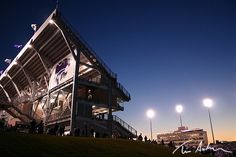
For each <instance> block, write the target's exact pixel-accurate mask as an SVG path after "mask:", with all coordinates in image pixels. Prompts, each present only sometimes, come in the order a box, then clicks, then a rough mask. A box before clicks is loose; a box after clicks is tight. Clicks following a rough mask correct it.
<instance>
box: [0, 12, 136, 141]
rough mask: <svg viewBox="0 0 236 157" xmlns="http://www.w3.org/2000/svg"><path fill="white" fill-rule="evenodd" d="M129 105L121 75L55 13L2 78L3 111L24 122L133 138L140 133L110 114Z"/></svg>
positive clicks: (1, 104)
mask: <svg viewBox="0 0 236 157" xmlns="http://www.w3.org/2000/svg"><path fill="white" fill-rule="evenodd" d="M128 101H130V94H129V92H128V91H127V90H126V89H125V88H124V87H123V86H122V85H121V84H120V83H119V82H118V81H117V75H116V74H115V73H113V72H112V71H111V69H110V68H109V67H108V66H107V65H106V64H105V63H104V62H103V61H102V59H101V58H100V57H99V56H98V55H97V54H96V53H95V52H94V51H93V50H92V49H91V48H90V47H89V46H88V44H87V43H86V42H85V41H84V40H83V39H82V38H81V36H80V35H79V34H78V33H76V31H75V30H73V28H72V27H71V26H70V25H69V23H68V22H65V19H64V18H63V17H62V16H61V14H60V13H59V11H58V10H57V9H56V10H54V11H53V12H52V14H51V15H50V16H49V17H48V18H47V19H46V21H45V22H44V23H43V24H42V25H41V26H40V28H39V29H38V30H37V31H36V32H35V34H34V35H33V36H32V38H31V39H30V40H29V41H28V43H27V44H26V45H25V46H24V47H23V48H22V50H21V51H20V52H19V54H18V55H17V56H16V57H15V59H14V60H13V61H12V62H11V63H10V65H9V66H8V67H7V69H6V70H5V71H4V72H3V74H2V75H1V76H0V110H4V111H6V112H7V113H9V114H10V115H11V116H13V117H15V118H18V119H20V120H21V121H22V122H26V123H27V122H30V121H32V120H33V119H35V120H36V121H41V120H43V122H44V126H45V128H50V127H53V126H54V125H55V124H63V125H64V126H65V127H66V130H67V131H71V132H72V133H73V132H74V130H75V129H76V128H79V129H80V130H81V131H84V132H86V133H87V132H88V131H89V130H90V129H94V130H95V131H96V132H99V133H100V134H105V135H107V136H108V137H111V136H112V135H115V136H119V137H124V138H132V137H135V136H136V135H137V131H136V130H135V129H134V128H133V127H131V126H130V125H128V124H127V123H126V122H124V121H123V120H121V119H120V118H119V117H117V116H115V115H113V114H112V113H113V112H116V111H123V110H124V107H123V105H122V104H123V103H124V102H128Z"/></svg>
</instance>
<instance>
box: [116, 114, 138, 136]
mask: <svg viewBox="0 0 236 157" xmlns="http://www.w3.org/2000/svg"><path fill="white" fill-rule="evenodd" d="M113 121H115V122H118V123H119V124H120V125H121V126H122V127H124V128H125V129H126V130H128V131H129V132H131V133H132V134H133V135H135V136H137V130H135V129H134V128H133V127H132V126H130V125H129V124H128V123H126V122H125V121H123V120H122V119H120V118H119V117H117V116H116V115H113Z"/></svg>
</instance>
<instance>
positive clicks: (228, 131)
mask: <svg viewBox="0 0 236 157" xmlns="http://www.w3.org/2000/svg"><path fill="white" fill-rule="evenodd" d="M55 4H56V0H21V1H20V0H18V1H17V0H3V1H1V4H0V17H1V24H0V54H1V55H0V70H1V69H2V70H5V68H6V67H7V64H6V63H4V59H5V58H12V59H13V58H14V57H15V56H16V55H17V54H18V53H19V51H20V50H19V49H16V48H14V47H13V45H14V44H23V45H24V44H26V42H27V41H28V40H29V39H30V38H31V36H32V35H33V30H32V29H31V27H30V25H31V24H32V23H37V24H38V25H41V24H42V23H43V22H44V21H45V20H46V18H47V17H48V16H49V15H50V14H51V12H52V11H53V10H54V9H55ZM59 10H60V11H61V12H62V14H63V16H64V17H65V18H66V19H67V20H68V21H69V22H70V24H72V26H73V27H74V28H75V29H76V30H77V31H78V32H80V34H81V35H82V37H83V38H84V39H85V40H86V41H87V42H88V43H89V45H90V46H91V47H92V48H93V49H94V50H95V51H96V52H97V54H98V55H99V56H100V57H101V58H102V59H103V60H104V61H105V63H107V65H108V66H109V67H110V68H111V69H112V70H113V71H114V72H115V73H117V74H118V80H119V81H120V82H121V83H122V84H123V85H124V86H125V87H126V88H127V90H128V91H129V92H130V93H131V101H130V102H128V103H125V110H124V112H118V113H115V114H116V115H118V116H119V117H121V118H122V119H124V120H125V121H126V122H128V123H129V124H131V125H132V126H133V127H134V128H136V129H137V130H138V132H139V133H140V132H141V133H143V135H148V136H150V130H149V120H148V118H147V117H146V110H147V109H149V108H152V109H154V110H155V112H156V116H155V117H154V119H153V132H154V135H155V138H156V133H164V132H168V131H174V130H176V129H177V127H178V126H179V117H178V114H177V113H176V112H175V105H176V104H178V103H181V104H182V105H183V107H184V111H183V113H182V118H183V124H184V125H186V126H188V127H189V128H190V129H193V128H203V129H205V130H207V131H208V138H209V139H210V140H211V139H212V138H211V133H210V124H209V119H208V113H207V109H206V108H205V107H204V106H203V104H202V99H203V98H205V97H210V98H212V99H213V100H214V106H213V108H212V109H211V115H212V120H213V127H214V131H215V139H219V140H235V141H236V123H235V122H236V1H235V0H184V1H183V0H173V1H169V0H162V1H159V0H76V1H75V0H60V6H59Z"/></svg>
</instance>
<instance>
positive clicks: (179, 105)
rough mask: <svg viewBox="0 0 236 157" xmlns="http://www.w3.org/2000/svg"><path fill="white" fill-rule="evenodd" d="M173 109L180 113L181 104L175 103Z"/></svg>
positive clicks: (181, 109)
mask: <svg viewBox="0 0 236 157" xmlns="http://www.w3.org/2000/svg"><path fill="white" fill-rule="evenodd" d="M175 110H176V112H177V113H182V111H183V106H182V105H181V104H177V105H176V107H175Z"/></svg>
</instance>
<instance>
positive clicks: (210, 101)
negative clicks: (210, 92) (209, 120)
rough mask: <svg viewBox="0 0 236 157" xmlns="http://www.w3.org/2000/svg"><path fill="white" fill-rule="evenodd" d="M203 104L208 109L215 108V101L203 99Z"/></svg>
mask: <svg viewBox="0 0 236 157" xmlns="http://www.w3.org/2000/svg"><path fill="white" fill-rule="evenodd" d="M202 103H203V105H204V106H205V107H207V108H211V107H212V106H213V100H212V99H210V98H205V99H203V101H202Z"/></svg>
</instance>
